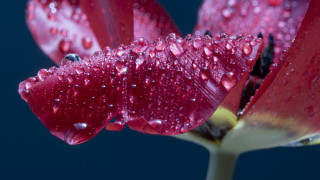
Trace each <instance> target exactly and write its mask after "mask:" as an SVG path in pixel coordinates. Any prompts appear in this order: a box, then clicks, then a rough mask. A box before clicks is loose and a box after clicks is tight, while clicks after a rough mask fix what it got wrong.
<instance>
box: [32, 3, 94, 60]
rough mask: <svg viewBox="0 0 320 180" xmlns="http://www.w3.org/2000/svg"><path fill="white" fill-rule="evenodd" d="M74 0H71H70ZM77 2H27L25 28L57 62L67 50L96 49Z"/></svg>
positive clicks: (82, 53) (84, 51)
mask: <svg viewBox="0 0 320 180" xmlns="http://www.w3.org/2000/svg"><path fill="white" fill-rule="evenodd" d="M72 2H75V3H72ZM77 2H78V1H67V0H63V1H57V0H49V1H41V0H30V1H29V2H28V6H27V11H26V17H27V24H28V27H29V29H30V31H31V33H32V35H33V37H34V39H35V41H36V42H37V44H38V45H39V47H40V48H41V49H42V51H43V52H45V53H46V54H47V55H48V56H49V57H50V58H51V59H52V60H53V61H54V62H55V63H57V64H59V63H60V61H61V59H62V58H63V57H64V56H65V54H67V53H71V52H74V53H78V54H79V55H80V56H81V57H83V58H84V57H86V56H89V55H90V54H93V53H94V52H95V51H97V50H99V49H100V46H99V43H98V42H97V39H96V36H95V34H94V32H93V31H92V30H91V29H90V24H89V22H88V19H87V16H86V15H85V14H84V13H83V11H82V10H81V9H80V8H79V3H77Z"/></svg>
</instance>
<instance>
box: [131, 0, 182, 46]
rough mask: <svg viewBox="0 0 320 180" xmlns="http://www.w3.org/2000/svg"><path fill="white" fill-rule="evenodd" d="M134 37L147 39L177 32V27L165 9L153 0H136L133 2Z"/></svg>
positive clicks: (163, 36) (150, 39)
mask: <svg viewBox="0 0 320 180" xmlns="http://www.w3.org/2000/svg"><path fill="white" fill-rule="evenodd" d="M133 12H134V37H135V38H138V37H143V38H145V39H147V40H148V41H152V40H155V39H157V38H165V37H166V36H168V35H169V33H176V34H179V31H178V28H177V27H176V25H175V24H174V22H173V21H172V19H171V18H170V17H169V16H168V14H167V13H166V11H165V10H164V9H163V7H161V5H160V4H159V3H158V2H157V1H155V0H147V1H145V0H136V1H135V4H134V9H133Z"/></svg>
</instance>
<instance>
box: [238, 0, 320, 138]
mask: <svg viewBox="0 0 320 180" xmlns="http://www.w3.org/2000/svg"><path fill="white" fill-rule="evenodd" d="M319 12H320V2H319V1H316V0H314V1H311V4H310V7H309V9H308V12H307V14H306V16H305V18H304V20H303V22H302V25H301V28H300V30H299V32H298V34H297V37H296V40H295V41H294V43H293V45H292V47H291V48H290V50H289V51H288V52H287V54H286V56H285V57H284V62H283V65H280V66H279V67H278V69H276V70H275V72H273V73H272V74H271V75H270V76H268V77H267V79H266V80H265V81H264V82H263V84H262V86H261V87H260V89H259V90H258V91H257V94H256V95H255V97H254V99H253V100H252V101H251V102H250V104H249V106H248V107H247V109H246V111H245V114H244V116H243V117H242V118H241V119H240V120H242V121H246V122H247V123H250V124H253V125H254V126H265V127H269V128H273V129H278V130H285V131H287V132H288V133H290V134H289V135H298V136H303V135H307V134H312V133H316V132H318V131H319V130H320V129H319V128H320V122H319V119H320V104H319V101H320V93H319V92H320V91H319V90H320V51H319V50H320V35H319V33H318V32H319V28H320V13H319ZM277 72H278V73H277ZM275 74H276V76H275Z"/></svg>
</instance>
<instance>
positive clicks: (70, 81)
mask: <svg viewBox="0 0 320 180" xmlns="http://www.w3.org/2000/svg"><path fill="white" fill-rule="evenodd" d="M67 81H68V83H69V84H71V83H72V82H73V78H72V77H71V76H69V77H67Z"/></svg>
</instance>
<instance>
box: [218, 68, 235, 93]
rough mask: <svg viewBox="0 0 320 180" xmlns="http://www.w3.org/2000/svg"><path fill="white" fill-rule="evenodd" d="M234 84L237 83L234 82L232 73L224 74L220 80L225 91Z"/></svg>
mask: <svg viewBox="0 0 320 180" xmlns="http://www.w3.org/2000/svg"><path fill="white" fill-rule="evenodd" d="M236 82H237V80H236V78H235V76H234V73H233V72H228V73H225V74H224V75H223V76H222V78H221V84H222V85H223V86H224V87H225V88H226V89H227V90H230V89H231V88H232V87H233V86H234V85H235V84H236Z"/></svg>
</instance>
